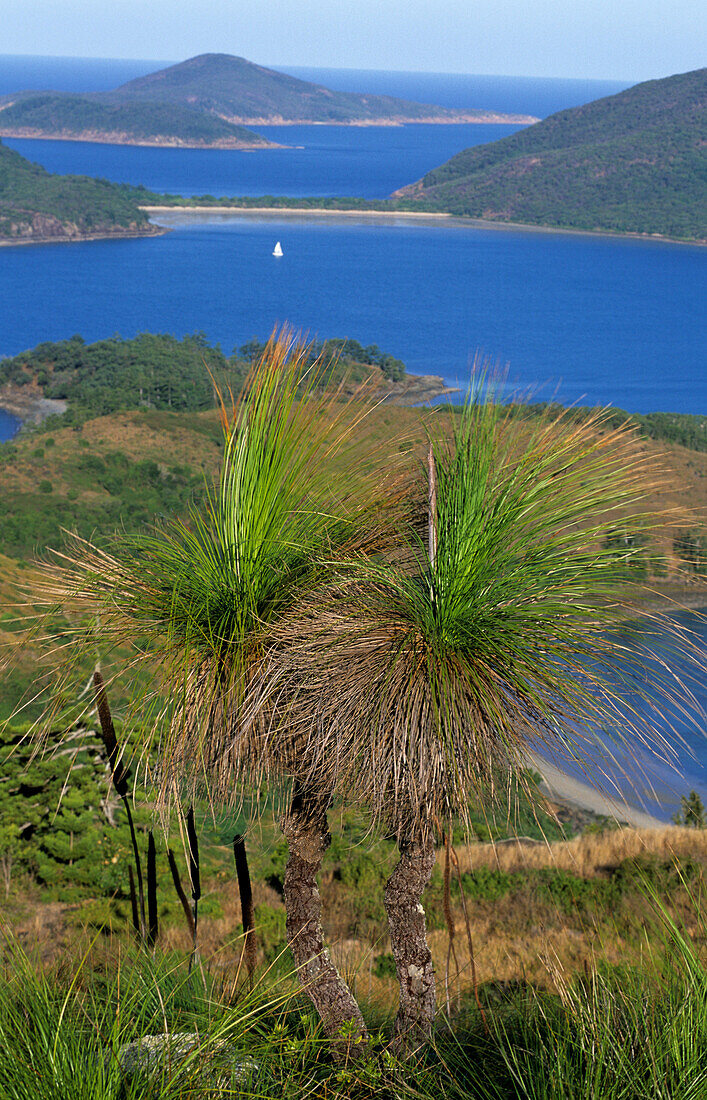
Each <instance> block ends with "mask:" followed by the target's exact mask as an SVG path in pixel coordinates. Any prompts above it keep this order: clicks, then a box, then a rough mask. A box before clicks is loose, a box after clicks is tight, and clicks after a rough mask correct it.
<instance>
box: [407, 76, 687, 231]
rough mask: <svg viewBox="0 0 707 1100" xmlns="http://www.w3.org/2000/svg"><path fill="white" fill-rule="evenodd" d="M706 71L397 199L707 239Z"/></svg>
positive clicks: (592, 108) (551, 121)
mask: <svg viewBox="0 0 707 1100" xmlns="http://www.w3.org/2000/svg"><path fill="white" fill-rule="evenodd" d="M706 106H707V69H699V70H697V71H695V72H690V73H683V74H680V75H678V76H671V77H668V78H666V79H664V80H651V81H647V82H646V83H644V84H637V85H636V86H635V87H633V88H629V89H627V90H626V91H623V92H620V93H619V94H618V95H615V96H609V97H607V98H605V99H599V100H595V101H594V102H592V103H587V104H585V105H584V106H581V107H574V108H572V109H570V110H567V111H560V112H559V113H558V114H555V115H552V116H550V118H547V119H544V120H543V121H542V122H538V123H536V124H535V125H534V126H531V127H528V128H527V129H525V130H522V131H519V132H517V133H515V134H512V135H510V136H509V137H507V138H503V139H502V140H501V141H496V142H492V143H491V144H489V145H477V146H474V147H473V148H470V149H465V150H463V151H462V152H461V153H458V154H457V155H456V156H454V157H452V159H451V160H449V161H447V162H446V164H443V165H441V166H440V167H439V168H435V169H434V170H433V171H431V172H428V173H427V175H426V176H424V177H423V178H422V179H421V180H420V181H418V182H417V183H415V184H411V185H410V186H408V187H405V188H403V189H402V190H401V191H399V192H396V194H397V195H398V196H400V197H406V198H412V199H416V200H417V201H419V202H420V203H421V204H423V205H424V208H425V209H437V210H444V211H449V212H451V213H454V214H467V215H472V216H474V217H482V218H487V219H491V220H494V221H515V222H525V223H529V224H534V225H549V226H558V227H563V228H572V229H590V230H610V231H615V232H631V233H650V234H661V235H665V236H670V237H677V238H686V239H696V240H704V239H707V173H706V171H705V169H706V167H707V164H706V156H705V149H706V142H707V122H706V119H705V107H706Z"/></svg>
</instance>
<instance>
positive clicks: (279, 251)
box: [272, 241, 282, 256]
mask: <svg viewBox="0 0 707 1100" xmlns="http://www.w3.org/2000/svg"><path fill="white" fill-rule="evenodd" d="M272 254H273V256H282V245H281V244H280V242H279V241H278V242H277V244H276V245H275V247H274V248H273V250H272Z"/></svg>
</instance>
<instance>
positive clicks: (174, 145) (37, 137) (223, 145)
mask: <svg viewBox="0 0 707 1100" xmlns="http://www.w3.org/2000/svg"><path fill="white" fill-rule="evenodd" d="M0 138H11V139H14V140H17V141H79V142H86V143H88V144H91V145H118V146H121V145H129V146H138V147H140V148H143V149H232V150H233V151H234V152H236V153H253V152H256V151H257V150H260V149H291V148H292V146H291V145H280V144H279V143H278V142H276V141H268V140H267V139H265V140H264V141H254V142H230V141H228V140H227V139H225V138H224V139H223V140H222V141H212V142H208V143H207V142H203V141H202V142H189V141H180V140H179V139H177V138H175V139H174V140H173V141H166V140H165V141H149V140H148V139H144V140H139V139H138V138H134V139H122V140H120V135H119V134H118V133H113V134H111V133H105V134H93V133H90V132H88V133H86V132H85V131H84V132H83V133H80V134H42V133H36V132H31V131H30V130H29V129H28V130H25V131H20V130H13V131H11V130H2V129H0Z"/></svg>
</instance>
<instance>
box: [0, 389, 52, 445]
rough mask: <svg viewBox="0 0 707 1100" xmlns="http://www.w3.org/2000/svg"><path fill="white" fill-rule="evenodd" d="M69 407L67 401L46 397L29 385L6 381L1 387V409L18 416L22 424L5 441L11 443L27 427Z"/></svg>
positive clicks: (34, 425) (35, 424)
mask: <svg viewBox="0 0 707 1100" xmlns="http://www.w3.org/2000/svg"><path fill="white" fill-rule="evenodd" d="M28 390H29V392H27V391H28ZM67 408H68V402H67V401H60V400H58V399H55V398H52V397H44V395H43V394H41V393H38V392H37V391H36V390H32V389H29V387H28V386H15V385H13V384H12V382H7V383H5V385H4V386H2V387H0V409H2V411H3V412H6V413H9V414H10V415H11V416H15V417H17V418H18V420H19V421H20V426H19V428H18V429H17V431H16V432H15V434H14V435H13V436H11V437H10V439H6V440H5V441H4V442H6V443H11V442H12V440H13V439H17V437H18V436H19V435H20V434H21V433H22V432H23V430H24V429H25V427H27V426H31V427H36V426H37V424H41V423H42V421H43V420H46V419H47V417H49V416H56V415H59V416H60V415H61V414H62V413H65V412H66V410H67Z"/></svg>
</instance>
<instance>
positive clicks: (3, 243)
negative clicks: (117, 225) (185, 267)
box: [0, 221, 170, 248]
mask: <svg viewBox="0 0 707 1100" xmlns="http://www.w3.org/2000/svg"><path fill="white" fill-rule="evenodd" d="M169 232H170V229H169V227H168V226H163V225H158V223H157V222H153V221H150V222H149V223H148V227H147V228H146V229H145V230H144V232H142V233H141V232H139V231H131V232H129V233H81V234H77V235H76V236H73V237H70V236H68V235H67V236H63V237H60V236H56V237H0V248H10V247H14V246H15V245H29V244H36V245H39V244H85V243H86V242H87V241H134V240H140V239H145V240H147V239H149V238H150V237H164V236H166V234H167V233H169Z"/></svg>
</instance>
